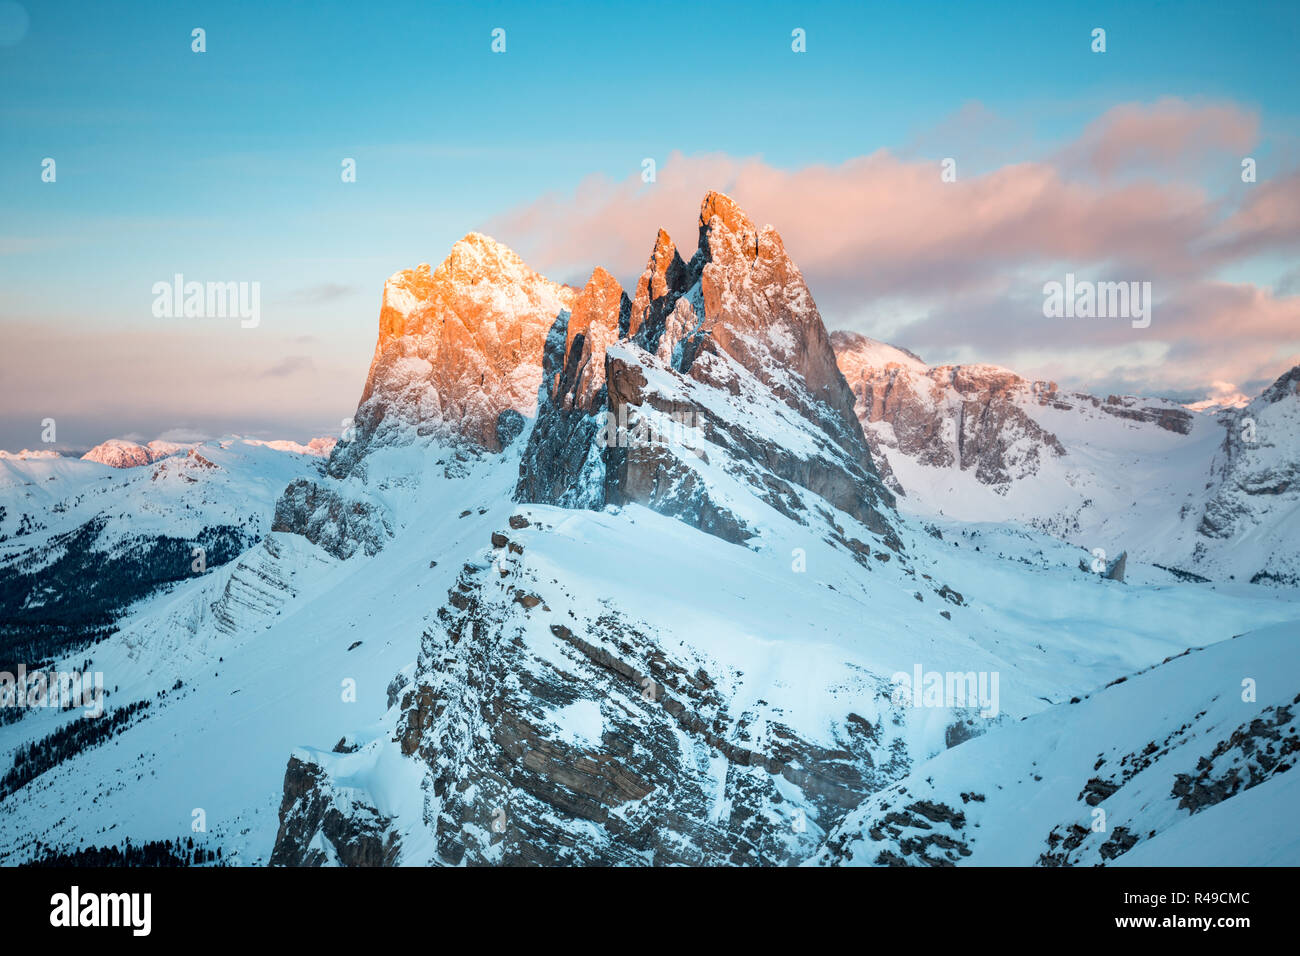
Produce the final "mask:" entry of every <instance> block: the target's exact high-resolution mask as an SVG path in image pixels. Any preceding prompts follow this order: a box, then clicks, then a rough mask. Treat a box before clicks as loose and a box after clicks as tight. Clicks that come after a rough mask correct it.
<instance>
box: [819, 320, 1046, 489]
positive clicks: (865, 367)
mask: <svg viewBox="0 0 1300 956" xmlns="http://www.w3.org/2000/svg"><path fill="white" fill-rule="evenodd" d="M831 340H832V342H833V343H834V346H835V351H836V354H837V357H838V360H839V363H840V368H841V369H842V370H843V372H844V374H845V377H846V378H847V379H848V382H849V386H850V388H852V390H853V394H854V398H855V400H856V401H855V411H856V413H857V415H858V417H859V419H860V420H861V421H862V423H863V426H864V427H865V428H868V429H869V430H870V431H871V434H872V438H873V440H874V441H875V442H878V443H879V444H880V445H883V446H885V447H888V448H891V449H894V450H896V451H897V452H898V453H899V454H901V455H906V456H907V457H908V458H911V459H914V460H916V461H918V462H920V463H921V464H924V465H927V466H929V467H932V468H949V467H951V468H958V469H960V470H962V471H970V472H972V473H973V474H974V475H975V477H976V478H977V479H978V480H979V481H980V482H981V483H983V484H985V485H989V486H992V487H994V488H997V489H999V490H1005V489H1006V488H1007V486H1009V485H1010V483H1011V482H1012V481H1014V480H1016V479H1017V478H1024V477H1026V476H1028V475H1032V474H1035V473H1036V472H1037V471H1038V468H1039V465H1040V463H1041V461H1042V460H1043V458H1044V457H1047V456H1053V455H1063V454H1065V449H1064V448H1063V447H1062V446H1061V442H1060V441H1059V440H1058V439H1057V437H1056V436H1055V435H1053V434H1051V433H1050V432H1048V431H1046V430H1045V429H1043V428H1042V427H1041V426H1039V425H1038V423H1037V422H1035V421H1034V420H1033V419H1032V418H1030V417H1029V415H1027V414H1026V413H1025V411H1024V409H1023V408H1022V407H1021V404H1020V403H1021V402H1023V401H1025V400H1029V401H1034V400H1037V398H1038V396H1039V395H1043V394H1049V393H1052V392H1055V386H1054V385H1052V384H1051V383H1043V382H1033V383H1031V382H1027V381H1025V380H1024V379H1022V378H1020V377H1019V376H1018V375H1015V374H1013V373H1011V372H1008V371H1007V370H1005V369H1000V368H996V367H994V366H991V365H955V366H954V365H948V366H941V367H939V368H931V367H929V366H927V365H926V364H925V363H924V362H922V361H921V360H920V359H919V358H917V357H916V356H915V355H913V354H911V353H910V352H905V351H903V350H901V349H895V348H893V347H891V346H888V345H884V344H883V343H880V342H875V341H873V340H871V339H868V338H866V337H864V336H861V335H855V334H853V333H849V332H835V333H833V334H832V337H831ZM873 426H874V427H873ZM882 426H887V427H882Z"/></svg>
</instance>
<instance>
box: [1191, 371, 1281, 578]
mask: <svg viewBox="0 0 1300 956" xmlns="http://www.w3.org/2000/svg"><path fill="white" fill-rule="evenodd" d="M1219 419H1220V420H1221V421H1222V423H1223V425H1224V436H1223V443H1222V444H1221V445H1220V447H1219V449H1218V450H1217V451H1216V453H1215V455H1214V459H1213V461H1212V462H1211V466H1210V474H1211V476H1212V481H1213V486H1212V489H1211V492H1210V494H1209V495H1208V499H1207V501H1206V503H1205V506H1204V509H1203V510H1202V512H1201V515H1200V521H1199V523H1198V524H1197V532H1198V534H1200V535H1202V536H1203V537H1205V538H1207V539H1214V540H1231V539H1234V538H1240V537H1242V536H1250V537H1253V538H1263V539H1264V540H1265V541H1266V542H1267V547H1268V550H1267V553H1266V555H1265V556H1264V558H1263V560H1262V561H1261V562H1260V567H1259V568H1258V570H1257V571H1256V572H1255V575H1254V579H1255V580H1256V581H1257V582H1263V583H1269V584H1287V585H1297V584H1300V555H1298V554H1297V548H1296V546H1295V540H1296V539H1295V535H1296V534H1297V533H1300V519H1298V516H1297V515H1296V510H1297V509H1296V505H1297V503H1300V454H1298V453H1297V447H1298V446H1300V366H1296V367H1295V368H1293V369H1291V370H1290V371H1288V372H1287V373H1285V374H1284V375H1282V376H1280V377H1279V378H1278V379H1277V381H1276V382H1274V383H1273V384H1272V385H1271V386H1269V388H1268V389H1266V390H1265V391H1264V393H1263V394H1262V395H1260V396H1259V397H1258V398H1256V399H1255V400H1254V401H1252V402H1251V403H1250V404H1248V405H1247V406H1245V407H1244V408H1240V409H1233V410H1229V411H1224V412H1221V413H1220V415H1219Z"/></svg>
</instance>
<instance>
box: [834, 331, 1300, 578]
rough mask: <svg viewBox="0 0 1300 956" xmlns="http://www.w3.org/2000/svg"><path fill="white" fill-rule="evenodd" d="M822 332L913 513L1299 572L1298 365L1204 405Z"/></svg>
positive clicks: (1197, 570)
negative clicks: (1077, 385)
mask: <svg viewBox="0 0 1300 956" xmlns="http://www.w3.org/2000/svg"><path fill="white" fill-rule="evenodd" d="M832 341H833V342H834V345H835V349H836V353H837V358H838V361H839V364H840V367H841V369H842V370H843V372H844V375H845V377H846V379H847V380H848V382H849V385H850V386H851V388H852V389H853V393H854V395H855V398H856V406H855V410H856V413H857V415H858V417H859V418H860V419H861V421H862V424H863V427H864V429H865V430H866V433H867V434H868V436H869V438H870V440H871V444H872V447H873V450H874V451H875V453H876V455H877V458H878V464H879V469H880V471H881V472H882V474H885V475H886V476H887V478H888V476H889V474H890V471H891V470H892V472H893V474H896V475H899V476H900V478H899V479H898V480H899V481H901V484H902V486H903V487H904V488H906V490H907V492H908V497H907V502H908V505H909V507H910V508H912V509H913V510H915V511H917V512H920V513H926V514H935V515H938V514H943V515H951V516H956V517H959V518H962V519H964V520H980V521H1014V522H1019V523H1022V524H1028V525H1032V526H1034V527H1037V528H1039V529H1041V530H1044V531H1047V532H1049V533H1051V534H1053V535H1056V536H1059V537H1062V538H1064V539H1066V540H1069V541H1071V542H1074V543H1077V544H1079V545H1081V546H1083V547H1085V548H1086V549H1088V550H1090V551H1091V550H1092V549H1094V548H1098V547H1100V548H1101V549H1102V550H1103V551H1104V552H1106V553H1107V554H1110V555H1114V554H1118V553H1120V552H1121V551H1129V552H1131V553H1132V554H1133V555H1134V556H1135V557H1137V558H1139V559H1140V560H1144V561H1148V562H1151V563H1154V564H1157V565H1160V566H1161V567H1165V568H1172V569H1174V571H1175V572H1176V573H1178V574H1181V573H1184V572H1190V573H1191V574H1192V575H1193V576H1194V579H1200V580H1205V579H1220V580H1229V579H1237V580H1240V579H1243V578H1244V579H1247V580H1254V581H1256V582H1257V583H1269V584H1288V585H1290V584H1295V583H1297V582H1300V547H1298V546H1297V545H1296V544H1295V542H1296V541H1297V540H1300V525H1297V524H1296V522H1297V521H1300V518H1297V516H1296V515H1295V513H1294V512H1295V507H1294V503H1295V500H1296V498H1295V495H1296V494H1297V491H1296V487H1297V481H1296V478H1297V475H1300V451H1298V450H1297V449H1300V399H1298V398H1297V395H1296V384H1297V381H1300V370H1296V369H1293V370H1292V371H1291V372H1288V373H1287V374H1286V375H1283V376H1282V377H1281V378H1279V379H1278V381H1277V382H1275V383H1274V384H1273V385H1272V386H1271V387H1270V388H1269V389H1268V390H1267V391H1265V393H1264V394H1263V395H1261V396H1260V397H1259V398H1258V399H1256V400H1255V401H1254V402H1251V403H1250V404H1249V405H1248V406H1246V407H1244V408H1239V409H1222V410H1217V411H1216V412H1215V413H1213V414H1201V413H1197V412H1193V411H1191V410H1189V409H1187V408H1184V407H1181V406H1178V405H1175V404H1174V403H1173V402H1169V401H1165V400H1161V399H1143V398H1137V397H1133V396H1124V395H1108V396H1106V397H1105V398H1100V397H1097V396H1094V395H1089V394H1086V393H1083V392H1069V391H1064V390H1061V389H1059V388H1058V387H1057V386H1056V384H1055V383H1054V382H1044V381H1030V380H1027V379H1024V378H1021V377H1020V376H1018V375H1016V374H1014V373H1012V372H1009V371H1007V370H1005V369H1000V368H996V367H993V366H986V365H958V366H938V367H931V366H929V365H927V364H925V362H923V361H922V360H921V359H920V358H918V357H917V356H916V355H913V354H912V353H910V352H906V351H905V350H902V349H898V348H894V347H892V346H889V345H885V344H883V343H880V342H875V341H873V340H871V339H868V338H865V337H863V336H861V335H855V334H852V333H847V332H835V333H834V334H833V335H832ZM1085 563H1087V562H1085Z"/></svg>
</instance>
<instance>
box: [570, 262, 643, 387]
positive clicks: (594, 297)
mask: <svg viewBox="0 0 1300 956" xmlns="http://www.w3.org/2000/svg"><path fill="white" fill-rule="evenodd" d="M631 307H632V304H631V302H629V301H628V297H627V295H626V293H624V292H623V287H622V286H620V285H619V284H618V280H617V279H615V278H614V277H613V276H612V275H610V274H609V273H608V272H606V271H605V270H604V269H602V268H600V267H599V266H597V267H596V270H595V271H594V272H592V274H591V278H590V279H589V280H588V281H587V284H586V286H584V287H583V290H582V291H581V292H580V293H578V297H577V298H576V299H574V301H573V307H572V309H571V312H570V315H569V323H568V327H567V329H566V331H565V342H564V356H565V358H564V367H563V371H562V373H561V375H560V377H559V379H558V380H557V381H556V382H555V383H554V384H553V386H552V398H553V399H554V400H555V401H556V402H558V403H559V404H560V405H561V407H563V408H575V407H576V408H583V409H590V408H592V407H593V405H594V404H595V399H596V396H597V393H598V392H599V391H600V389H601V387H602V386H603V385H604V384H605V349H606V348H607V347H608V346H610V345H612V344H613V343H614V342H617V341H618V339H619V335H620V332H625V331H626V329H627V326H628V314H629V312H630V310H631ZM561 390H563V391H561Z"/></svg>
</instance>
